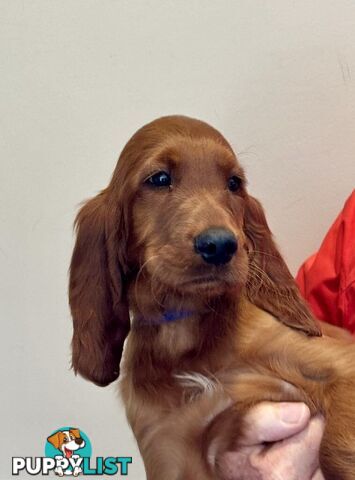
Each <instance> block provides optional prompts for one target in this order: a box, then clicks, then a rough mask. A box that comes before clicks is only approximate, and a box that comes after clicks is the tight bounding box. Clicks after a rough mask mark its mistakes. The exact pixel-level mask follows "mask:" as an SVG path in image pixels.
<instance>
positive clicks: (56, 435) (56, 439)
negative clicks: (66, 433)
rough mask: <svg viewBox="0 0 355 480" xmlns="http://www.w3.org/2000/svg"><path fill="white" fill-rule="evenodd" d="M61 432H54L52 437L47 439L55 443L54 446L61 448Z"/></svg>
mask: <svg viewBox="0 0 355 480" xmlns="http://www.w3.org/2000/svg"><path fill="white" fill-rule="evenodd" d="M60 433H61V432H57V433H53V435H51V436H50V437H48V438H47V441H48V442H49V443H51V444H52V445H53V447H54V448H59V445H60Z"/></svg>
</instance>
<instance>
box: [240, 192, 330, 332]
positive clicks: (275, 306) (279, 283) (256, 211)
mask: <svg viewBox="0 0 355 480" xmlns="http://www.w3.org/2000/svg"><path fill="white" fill-rule="evenodd" d="M244 230H245V233H246V235H247V237H248V239H249V277H248V282H247V295H248V298H249V300H250V301H251V302H252V303H254V304H255V305H256V306H258V307H260V308H262V309H263V310H266V311H267V312H269V313H271V314H272V315H273V316H274V317H276V318H278V319H279V320H280V321H281V322H282V323H284V324H286V325H288V326H289V327H292V328H295V329H298V330H302V331H303V332H305V333H306V334H307V335H317V336H320V335H321V331H320V328H319V326H318V325H317V322H316V320H315V319H314V317H313V316H312V314H311V312H310V310H309V308H308V307H307V305H306V303H305V301H304V300H303V299H302V297H301V295H300V293H299V291H298V288H297V285H296V283H295V281H294V279H293V277H292V275H291V273H290V271H289V269H288V268H287V265H286V263H285V262H284V260H283V258H282V257H281V254H280V253H279V251H278V249H277V247H276V245H275V243H274V241H273V238H272V233H271V231H270V229H269V226H268V224H267V221H266V218H265V214H264V211H263V208H262V206H261V204H260V203H259V201H258V200H256V199H255V198H253V197H251V196H250V195H249V196H248V197H247V198H246V207H245V214H244Z"/></svg>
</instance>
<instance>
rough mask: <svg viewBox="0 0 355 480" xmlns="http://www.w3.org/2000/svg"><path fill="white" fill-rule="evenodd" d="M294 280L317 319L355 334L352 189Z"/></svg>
mask: <svg viewBox="0 0 355 480" xmlns="http://www.w3.org/2000/svg"><path fill="white" fill-rule="evenodd" d="M296 280H297V283H298V285H299V287H300V290H301V292H302V294H303V296H304V297H305V298H306V300H307V301H308V303H309V304H310V306H311V308H312V310H313V313H314V314H315V316H316V317H317V318H319V319H320V320H324V321H326V322H328V323H332V324H333V325H337V326H339V327H343V328H347V329H348V330H349V331H350V332H351V333H355V190H354V191H353V193H352V194H351V195H350V197H349V198H348V200H347V201H346V203H345V205H344V208H343V210H342V211H341V212H340V214H339V216H338V218H337V219H336V220H335V222H334V224H333V225H332V226H331V228H330V230H329V232H328V233H327V235H326V237H325V239H324V240H323V243H322V245H321V247H320V249H319V251H318V252H317V253H315V254H314V255H312V257H310V258H309V259H308V260H307V261H306V262H305V263H304V264H303V265H302V267H301V268H300V270H299V272H298V274H297V277H296Z"/></svg>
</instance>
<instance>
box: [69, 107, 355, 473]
mask: <svg viewBox="0 0 355 480" xmlns="http://www.w3.org/2000/svg"><path fill="white" fill-rule="evenodd" d="M76 227H77V240H76V245H75V249H74V253H73V257H72V262H71V269H70V306H71V311H72V316H73V321H74V336H73V342H72V347H73V367H74V370H75V372H78V373H80V374H81V375H82V376H84V377H85V378H87V379H89V380H91V381H92V382H94V383H96V384H97V385H102V386H104V385H107V384H109V383H110V382H113V381H114V380H116V379H117V377H118V376H119V371H120V360H121V354H122V349H123V344H124V341H125V339H126V337H127V336H128V338H127V340H126V344H125V354H124V359H123V362H122V367H121V371H122V373H121V381H120V383H121V392H122V396H123V400H124V404H125V407H126V411H127V417H128V420H129V422H130V424H131V426H132V429H133V431H134V434H135V436H136V438H137V442H138V445H139V448H140V451H141V454H142V456H143V459H144V463H145V468H146V472H147V478H148V479H149V480H206V479H207V480H208V479H217V478H221V473H220V471H219V459H220V458H221V455H222V454H223V453H225V452H227V451H230V450H232V449H235V448H236V447H237V446H238V441H239V439H240V438H241V436H242V435H243V425H244V424H243V418H244V414H245V412H246V411H247V410H248V409H249V408H250V407H251V406H253V405H255V404H256V403H257V402H261V401H264V400H266V401H267V400H269V401H303V402H306V404H307V405H308V406H309V407H310V409H311V412H312V413H313V414H315V413H316V412H321V413H322V414H323V415H324V416H325V418H326V428H325V433H324V438H323V442H322V445H321V451H320V463H321V469H322V472H323V474H324V476H325V477H326V478H327V479H333V480H334V479H337V480H341V479H342V480H350V479H353V480H354V479H355V402H354V399H355V374H354V372H355V349H354V347H353V346H352V345H351V344H349V343H347V342H344V341H342V340H340V339H334V338H329V337H325V336H322V335H321V331H320V328H319V325H318V323H317V322H316V321H315V319H314V318H313V317H312V315H311V313H310V311H309V309H308V307H307V306H306V304H305V303H304V301H303V300H302V299H301V297H300V295H299V293H298V290H297V288H296V285H295V283H294V281H293V278H292V276H291V274H290V272H289V270H288V269H287V266H286V265H285V263H284V261H283V259H282V257H281V255H280V253H279V252H278V250H277V248H276V246H275V244H274V242H273V239H272V235H271V232H270V230H269V228H268V225H267V222H266V219H265V216H264V213H263V209H262V207H261V206H260V204H259V202H258V201H257V200H255V198H253V197H251V196H250V195H249V194H248V192H247V188H246V180H245V175H244V172H243V169H242V168H241V166H240V165H239V163H238V161H237V158H236V156H235V154H234V153H233V150H232V148H231V147H230V145H229V144H228V142H227V141H226V140H225V139H224V138H223V136H222V135H221V134H220V133H219V132H218V131H217V130H215V129H214V128H212V127H211V126H209V125H207V124H206V123H204V122H201V121H199V120H195V119H191V118H187V117H182V116H171V117H164V118H160V119H158V120H155V121H153V122H152V123H150V124H148V125H146V126H144V127H143V128H141V129H140V130H138V132H136V133H135V135H133V137H132V138H131V139H130V140H129V142H128V143H127V145H126V146H125V148H124V150H123V151H122V153H121V156H120V159H119V162H118V164H117V166H116V169H115V171H114V173H113V177H112V180H111V182H110V184H109V185H108V187H107V188H106V189H104V190H103V191H102V192H101V193H99V194H98V195H97V196H96V197H95V198H93V199H91V200H89V201H88V202H87V203H86V204H85V205H84V206H83V207H82V209H81V210H80V212H79V214H78V217H77V220H76ZM128 334H129V335H128Z"/></svg>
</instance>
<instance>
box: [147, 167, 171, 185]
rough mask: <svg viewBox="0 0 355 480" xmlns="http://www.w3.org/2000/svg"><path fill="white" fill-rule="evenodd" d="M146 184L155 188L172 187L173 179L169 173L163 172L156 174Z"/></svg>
mask: <svg viewBox="0 0 355 480" xmlns="http://www.w3.org/2000/svg"><path fill="white" fill-rule="evenodd" d="M146 182H147V183H148V184H149V185H152V186H153V187H170V185H171V177H170V175H169V174H168V173H166V172H163V171H161V172H157V173H154V175H152V176H151V177H149V178H148V179H147V180H146Z"/></svg>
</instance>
